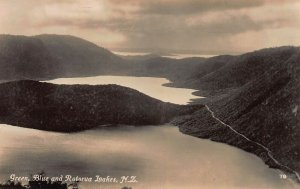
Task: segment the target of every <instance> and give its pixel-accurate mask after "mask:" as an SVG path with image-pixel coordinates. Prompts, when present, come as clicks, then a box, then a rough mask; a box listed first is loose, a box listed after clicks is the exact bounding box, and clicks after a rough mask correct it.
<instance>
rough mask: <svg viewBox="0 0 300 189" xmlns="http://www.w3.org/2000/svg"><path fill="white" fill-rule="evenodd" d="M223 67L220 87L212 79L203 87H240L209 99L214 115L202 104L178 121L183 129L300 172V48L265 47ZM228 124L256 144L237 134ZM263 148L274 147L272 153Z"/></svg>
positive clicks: (208, 104) (188, 132) (271, 164)
mask: <svg viewBox="0 0 300 189" xmlns="http://www.w3.org/2000/svg"><path fill="white" fill-rule="evenodd" d="M242 59H243V60H244V61H242ZM249 60H251V61H249ZM250 62H251V63H250ZM236 64H238V65H236ZM225 68H227V69H228V70H227V69H225ZM233 68H236V69H233ZM221 69H222V70H223V72H224V75H225V76H224V75H219V76H218V77H217V75H215V73H213V74H212V75H215V76H214V78H215V80H213V81H212V82H211V85H215V84H216V81H217V80H218V79H220V80H219V81H218V82H217V83H218V85H217V87H219V88H214V87H216V86H210V85H207V83H206V84H204V85H202V87H203V86H206V87H207V88H206V89H208V88H209V87H210V89H213V90H216V89H217V90H218V89H224V87H229V88H231V87H234V88H235V90H228V93H227V95H226V96H225V97H223V98H218V99H217V100H215V99H213V98H212V99H211V100H210V101H207V107H209V109H210V110H211V111H212V112H213V114H212V112H210V111H209V110H208V109H207V108H202V109H201V110H199V111H197V112H195V113H194V114H192V115H189V116H184V117H181V118H179V119H177V120H176V121H174V123H175V124H177V125H179V127H180V130H181V131H182V132H183V133H186V134H190V135H193V136H197V137H204V138H210V139H212V140H215V141H220V142H225V143H228V144H231V145H234V146H237V147H239V148H242V149H244V150H246V151H250V152H252V153H255V154H257V155H258V156H260V157H261V158H262V159H263V160H264V161H265V162H266V163H267V164H268V165H270V166H272V167H276V168H280V169H282V170H285V171H286V172H289V173H295V172H292V170H293V171H296V172H298V173H299V172H300V155H299V154H300V143H299V141H300V124H299V123H300V122H299V121H300V115H299V112H298V107H299V105H300V80H299V77H300V73H299V69H300V49H299V48H290V47H284V48H275V49H265V50H262V51H258V52H254V53H250V54H246V55H244V56H242V57H239V58H237V60H236V62H233V63H230V64H229V65H228V66H226V67H223V68H221ZM239 70H240V73H241V75H239V74H238V73H239ZM217 72H219V70H218V71H217ZM228 73H231V76H228V75H227V74H228ZM224 77H229V78H228V79H224ZM206 78H208V76H207V77H206ZM241 78H242V79H241ZM204 80H206V79H204ZM207 81H211V80H207ZM212 94H213V93H212ZM214 116H215V117H216V118H217V119H215V118H214ZM223 123H224V124H225V125H224V124H223ZM226 124H227V125H229V126H231V127H232V128H233V129H234V130H235V131H237V132H238V133H241V134H242V135H244V136H246V137H247V138H248V139H250V140H251V141H255V142H256V143H255V142H250V141H249V140H246V139H245V138H244V137H242V136H241V135H238V134H237V133H236V132H233V130H231V129H230V128H229V127H226ZM257 143H258V144H260V145H261V146H260V145H258V144H257ZM262 146H264V147H266V148H267V149H269V150H270V152H271V156H270V154H269V152H268V151H267V150H266V149H265V148H263V147H262ZM272 157H273V158H274V159H275V160H276V161H278V162H279V164H278V162H276V161H274V159H272ZM294 176H295V174H294ZM298 179H299V178H298Z"/></svg>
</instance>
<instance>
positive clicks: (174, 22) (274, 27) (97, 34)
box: [0, 0, 300, 54]
mask: <svg viewBox="0 0 300 189" xmlns="http://www.w3.org/2000/svg"><path fill="white" fill-rule="evenodd" d="M299 12H300V0H152V1H150V0H0V33H2V34H18V35H37V34H43V33H55V34H69V35H75V36H78V37H81V38H84V39H87V40H89V41H92V42H94V43H96V44H98V45H100V46H103V47H106V48H109V49H123V50H124V49H131V50H136V49H142V50H145V51H153V50H156V51H159V50H166V49H169V50H174V51H182V52H184V51H185V52H192V51H194V52H198V53H204V54H225V53H239V52H246V51H251V50H256V49H259V48H264V47H273V46H282V45H296V46H299V45H300V37H299V34H300V14H299Z"/></svg>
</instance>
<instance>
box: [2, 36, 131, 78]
mask: <svg viewBox="0 0 300 189" xmlns="http://www.w3.org/2000/svg"><path fill="white" fill-rule="evenodd" d="M0 68H1V69H0V80H18V79H48V78H58V77H71V76H90V75H99V74H109V73H114V74H118V73H122V72H125V70H126V68H127V66H126V62H125V61H124V60H123V59H122V58H120V57H118V56H116V55H115V54H113V53H111V52H109V51H108V50H106V49H104V48H101V47H99V46H97V45H95V44H93V43H91V42H88V41H85V40H83V39H80V38H77V37H73V36H64V35H39V36H32V37H26V36H13V35H0Z"/></svg>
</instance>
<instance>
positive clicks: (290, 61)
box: [0, 35, 300, 179]
mask: <svg viewBox="0 0 300 189" xmlns="http://www.w3.org/2000/svg"><path fill="white" fill-rule="evenodd" d="M299 67H300V48H299V47H289V46H285V47H278V48H269V49H262V50H258V51H254V52H250V53H246V54H243V55H238V56H231V55H221V56H216V57H212V58H185V59H171V58H164V57H160V56H157V55H153V54H152V55H145V56H135V57H121V56H117V55H115V54H113V53H111V52H109V51H108V50H106V49H104V48H101V47H98V46H97V45H95V44H92V43H90V42H88V41H85V40H82V39H79V38H76V37H72V36H59V35H40V36H33V37H24V36H10V35H2V36H0V80H6V81H7V80H20V79H34V80H43V79H49V78H58V77H81V76H93V75H128V76H150V77H165V78H167V79H169V80H170V81H171V82H172V83H170V84H168V85H169V86H174V87H184V88H192V89H196V90H198V91H197V92H196V94H197V95H201V96H206V97H207V98H206V99H201V100H197V101H195V102H194V103H200V104H203V106H202V108H201V106H200V107H198V108H200V109H199V110H198V111H194V110H195V109H194V108H192V111H191V112H193V113H191V112H190V111H185V110H184V109H185V108H183V110H184V111H183V112H184V113H183V114H184V116H179V117H177V118H176V119H175V120H173V123H174V124H176V125H178V126H179V128H180V131H182V132H183V133H186V134H190V135H193V136H196V137H201V138H210V139H212V140H215V141H219V142H225V143H228V144H230V145H233V146H237V147H239V148H241V149H244V150H246V151H249V152H252V153H254V154H256V155H258V156H259V157H261V158H262V159H263V160H264V161H265V162H266V163H267V164H268V165H270V166H272V167H277V168H280V169H282V170H285V171H286V172H290V173H294V174H293V175H297V173H299V172H300V143H299V140H300V124H299V121H300V114H299V106H300V98H299V94H300V82H299V77H300V73H299V70H300V68H299ZM110 87H111V88H116V89H118V90H119V91H118V92H117V93H118V94H120V97H122V96H123V95H125V96H126V95H127V96H126V98H120V99H113V98H114V97H113V96H112V97H109V98H108V97H106V96H105V95H104V94H105V93H108V94H109V93H111V90H112V89H109V87H108V86H107V87H106V89H105V90H104V88H103V87H99V89H97V90H100V88H101V90H100V91H102V92H103V93H101V95H102V98H104V97H105V98H106V99H107V100H108V101H107V102H110V103H111V102H114V101H115V100H116V102H118V103H117V104H122V107H123V105H124V107H127V108H128V109H123V110H126V111H128V113H129V114H130V115H131V116H133V115H134V116H138V115H143V117H144V118H143V119H142V118H141V119H140V118H137V117H134V116H133V117H132V118H134V119H137V120H139V121H138V123H134V121H133V120H134V119H131V121H133V122H127V123H130V124H155V123H157V124H159V123H163V122H166V121H170V120H171V118H174V117H176V116H178V115H182V113H178V112H181V107H180V108H179V109H178V107H179V106H175V105H170V104H165V103H162V102H158V101H156V100H154V99H151V100H150V97H146V96H143V95H141V94H139V93H137V92H136V91H135V92H133V91H131V90H130V89H126V90H125V89H123V88H119V87H117V86H114V87H112V86H110ZM40 89H43V90H40ZM53 89H58V91H59V92H55V91H54V90H53ZM75 89H76V90H75ZM121 89H122V90H121ZM0 90H1V91H0V93H1V96H0V97H1V99H2V100H1V101H0V102H1V103H2V104H1V106H0V108H2V110H1V111H0V112H4V113H5V112H6V114H3V113H2V117H1V116H0V119H2V120H5V122H6V123H10V124H13V125H20V123H21V121H22V119H23V120H27V123H26V124H24V125H23V126H28V125H29V123H31V122H33V123H35V124H34V125H36V126H34V127H35V128H39V126H38V125H39V124H40V123H41V121H42V122H43V121H44V120H43V119H42V118H44V116H45V115H43V114H39V113H37V112H39V108H38V107H43V106H44V104H43V103H46V105H45V107H47V108H50V109H47V111H49V110H50V111H51V110H52V109H55V107H60V108H61V109H59V111H62V112H64V111H65V110H68V111H70V115H72V116H71V117H73V116H74V118H73V120H72V121H74V120H75V118H76V116H78V115H77V114H76V113H74V111H75V110H72V111H71V110H69V108H70V107H71V106H70V104H65V102H69V101H68V100H67V96H71V97H72V98H71V99H72V100H71V102H72V103H73V104H71V105H72V107H73V105H74V106H76V107H77V108H78V109H76V111H78V112H79V113H78V114H80V115H85V116H86V119H87V121H86V123H88V124H87V125H88V126H87V128H90V127H92V126H95V122H93V121H92V119H91V118H90V117H88V116H87V114H86V112H87V109H85V108H83V110H80V109H79V107H82V106H84V105H85V106H88V107H89V108H91V109H93V107H92V106H91V104H90V103H96V102H98V101H99V102H101V103H103V104H102V105H101V104H99V107H102V106H103V105H105V106H104V107H108V110H107V112H106V114H103V115H107V116H108V118H107V119H111V120H110V121H107V120H106V121H103V120H101V121H100V122H99V123H103V124H106V123H123V124H125V122H124V120H123V121H122V119H121V117H122V116H121V113H120V114H118V115H120V116H121V117H119V118H120V120H119V121H115V122H113V120H115V117H114V118H112V117H109V112H115V111H116V112H117V110H116V109H114V107H111V106H112V104H114V103H112V104H110V105H108V103H106V102H104V101H103V99H102V98H100V97H99V98H95V99H92V100H91V102H89V101H87V99H88V98H87V99H84V98H83V97H84V96H85V95H86V94H87V91H89V90H91V91H95V90H96V88H88V87H84V86H73V88H72V87H70V86H55V85H50V84H41V83H37V82H32V81H31V82H29V81H26V82H14V83H4V84H1V85H0ZM20 90H21V91H22V92H24V94H21V93H19V92H18V93H17V91H20ZM97 90H96V91H97ZM106 90H107V91H106ZM4 91H8V93H9V95H10V96H12V97H9V96H8V95H7V94H5V92H4ZM43 91H47V93H49V94H50V96H49V95H47V94H46V93H45V92H43ZM104 91H105V92H104ZM89 92H90V91H89ZM119 92H120V93H119ZM128 93H130V94H132V95H129V96H128ZM16 94H18V95H16ZM26 94H28V95H26ZM53 95H54V96H55V98H54V96H53ZM31 96H32V98H31ZM56 96H58V97H56ZM141 96H143V97H141ZM127 97H128V98H129V97H130V98H129V99H139V100H137V101H136V102H135V101H133V100H132V101H130V100H128V99H127ZM56 98H57V99H56ZM89 98H90V97H89ZM3 99H9V100H10V101H5V100H3ZM22 99H26V101H23V100H22ZM76 99H80V100H79V101H78V104H77V102H76ZM123 101H128V103H130V104H133V105H132V106H134V107H135V108H134V110H135V112H131V111H132V110H131V109H130V108H129V107H130V105H129V104H127V102H123ZM15 102H20V103H18V106H16V104H14V103H15ZM63 102H64V103H63ZM142 102H149V103H150V105H149V107H148V106H146V104H144V103H142ZM47 103H49V104H47ZM74 103H75V104H74ZM139 103H140V104H143V106H145V107H147V108H150V109H151V107H152V110H153V112H155V111H157V110H159V109H160V108H161V107H162V106H163V107H168V108H166V109H164V110H166V112H168V113H163V112H161V111H157V114H156V113H153V114H151V116H147V115H146V113H145V110H144V109H143V108H142V107H139ZM23 104H24V105H23ZM48 105H49V106H48ZM50 105H51V106H50ZM204 105H205V106H204ZM28 107H35V108H36V109H34V111H33V112H31V114H30V115H29V113H28V112H30V111H29V109H27V108H28ZM120 107H121V106H120ZM137 107H139V108H137ZM158 107H160V108H158ZM170 107H171V108H170ZM3 108H4V109H3ZM5 108H12V109H9V110H10V111H8V109H5ZM51 108H52V109H51ZM174 108H175V109H176V111H175V112H177V113H173V110H174ZM187 108H188V110H190V109H189V108H191V107H187ZM96 109H97V108H96ZM96 109H95V111H96ZM55 110H56V111H57V109H55ZM152 110H151V112H152ZM97 111H98V110H97ZM99 111H100V110H99ZM101 111H102V110H101ZM101 111H100V112H98V113H99V114H100V113H101V114H102V113H104V112H101ZM26 112H27V113H26ZM170 112H172V113H170ZM187 112H188V113H187ZM186 113H187V114H186ZM160 114H163V115H164V116H165V115H167V116H166V119H164V120H163V121H162V120H161V116H160ZM35 115H36V116H38V117H34V116H35ZM53 115H55V114H53ZM97 115H98V114H97ZM126 115H127V114H126ZM56 116H58V115H56ZM83 118H84V117H82V120H80V121H78V124H82V125H83V124H84V122H85V121H84V119H83ZM63 119H64V118H61V120H60V121H61V122H60V121H59V124H57V125H60V126H59V128H62V125H64V124H66V123H68V124H69V122H68V121H70V120H63ZM99 119H100V118H99ZM102 119H104V118H102ZM18 120H19V121H18ZM20 120H21V121H20ZM51 120H52V121H51ZM55 120H57V117H51V118H49V119H48V120H47V122H49V123H51V125H55V124H56V123H55V122H54V121H55ZM58 120H59V119H58ZM117 120H118V119H117ZM126 120H128V119H127V118H126ZM151 120H153V121H152V122H151ZM25 122H26V121H25ZM70 123H71V122H70ZM68 124H67V125H68ZM20 126H22V125H20ZM79 127H80V126H79ZM40 129H45V130H48V129H50V128H47V127H46V126H45V127H44V126H43V127H42V128H40ZM52 130H54V129H52ZM55 130H59V129H55ZM298 179H299V178H298Z"/></svg>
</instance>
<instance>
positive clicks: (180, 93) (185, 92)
mask: <svg viewBox="0 0 300 189" xmlns="http://www.w3.org/2000/svg"><path fill="white" fill-rule="evenodd" d="M46 82H50V83H55V84H89V85H101V84H118V85H122V86H126V87H130V88H133V89H136V90H138V91H140V92H142V93H144V94H147V95H149V96H151V97H154V98H156V99H160V100H162V101H165V102H173V103H176V104H187V103H188V102H189V101H190V99H192V98H199V97H196V96H194V95H192V92H194V91H195V90H192V89H183V88H171V87H164V86H162V85H163V84H166V83H169V82H170V81H169V80H167V79H165V78H153V77H127V76H96V77H79V78H78V77H77V78H60V79H54V80H51V81H46Z"/></svg>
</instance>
